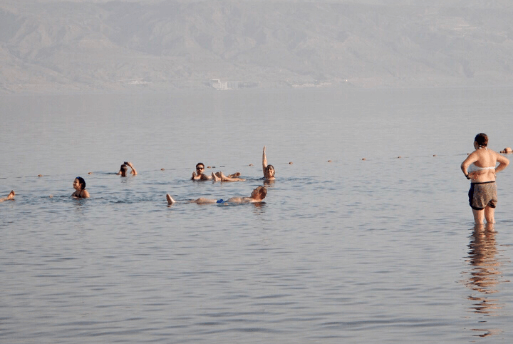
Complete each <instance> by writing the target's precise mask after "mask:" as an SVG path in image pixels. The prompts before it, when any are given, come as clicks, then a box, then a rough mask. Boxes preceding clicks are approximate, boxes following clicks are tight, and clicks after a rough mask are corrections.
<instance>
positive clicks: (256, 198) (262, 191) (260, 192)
mask: <svg viewBox="0 0 513 344" xmlns="http://www.w3.org/2000/svg"><path fill="white" fill-rule="evenodd" d="M265 196H267V189H266V188H265V187H263V186H258V187H257V188H256V189H254V190H253V191H252V192H251V196H249V197H232V198H229V199H228V200H226V201H224V200H222V199H209V198H204V197H201V198H198V199H195V200H190V201H184V202H186V203H196V204H212V203H258V202H262V200H263V199H264V198H265ZM166 199H167V204H168V205H172V204H174V203H176V202H177V201H175V200H174V199H173V197H171V195H170V194H166Z"/></svg>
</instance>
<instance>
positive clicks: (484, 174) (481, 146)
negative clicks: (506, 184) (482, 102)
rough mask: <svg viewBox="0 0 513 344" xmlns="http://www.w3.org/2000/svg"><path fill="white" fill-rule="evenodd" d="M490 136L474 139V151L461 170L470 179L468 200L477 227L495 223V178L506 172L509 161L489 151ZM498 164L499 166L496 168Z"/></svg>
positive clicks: (480, 136) (479, 135)
mask: <svg viewBox="0 0 513 344" xmlns="http://www.w3.org/2000/svg"><path fill="white" fill-rule="evenodd" d="M487 146H488V136H487V135H486V134H483V133H480V134H477V135H476V137H475V139H474V149H475V151H474V152H472V153H471V154H470V155H469V156H468V157H467V158H466V159H465V161H463V162H462V163H461V170H462V171H463V174H464V175H465V177H467V179H470V181H471V183H470V190H469V192H468V200H469V204H470V207H471V208H472V214H473V215H474V222H475V224H476V225H482V224H484V220H485V219H486V222H488V223H495V218H494V215H495V206H496V205H497V185H496V184H495V178H496V175H497V172H500V171H502V170H504V169H505V168H506V167H507V166H508V164H509V160H508V159H506V158H505V157H503V156H502V155H500V154H499V153H497V152H494V151H493V150H491V149H488V147H487ZM497 162H498V163H499V166H497V167H496V165H497Z"/></svg>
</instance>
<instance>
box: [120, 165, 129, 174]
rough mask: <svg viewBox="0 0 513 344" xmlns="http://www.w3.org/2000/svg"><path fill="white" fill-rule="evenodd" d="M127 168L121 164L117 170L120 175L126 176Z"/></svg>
mask: <svg viewBox="0 0 513 344" xmlns="http://www.w3.org/2000/svg"><path fill="white" fill-rule="evenodd" d="M127 170H128V167H127V166H126V165H125V164H123V165H121V167H120V168H119V171H120V172H121V176H122V177H126V171H127Z"/></svg>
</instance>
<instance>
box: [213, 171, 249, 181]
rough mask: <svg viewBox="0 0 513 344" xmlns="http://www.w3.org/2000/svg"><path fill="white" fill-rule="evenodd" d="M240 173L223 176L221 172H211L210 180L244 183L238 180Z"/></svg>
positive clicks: (241, 179) (240, 179)
mask: <svg viewBox="0 0 513 344" xmlns="http://www.w3.org/2000/svg"><path fill="white" fill-rule="evenodd" d="M239 176H240V173H239V172H237V173H234V174H230V175H229V176H225V175H224V174H223V172H222V171H219V172H216V173H214V172H212V176H211V177H212V179H213V180H214V181H216V182H245V181H246V179H243V178H239Z"/></svg>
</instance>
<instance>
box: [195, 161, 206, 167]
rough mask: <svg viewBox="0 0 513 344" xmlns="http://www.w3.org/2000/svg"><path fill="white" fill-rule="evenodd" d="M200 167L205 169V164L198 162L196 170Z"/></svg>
mask: <svg viewBox="0 0 513 344" xmlns="http://www.w3.org/2000/svg"><path fill="white" fill-rule="evenodd" d="M199 165H201V166H203V168H205V164H204V163H202V162H198V163H197V164H196V168H198V166H199Z"/></svg>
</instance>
